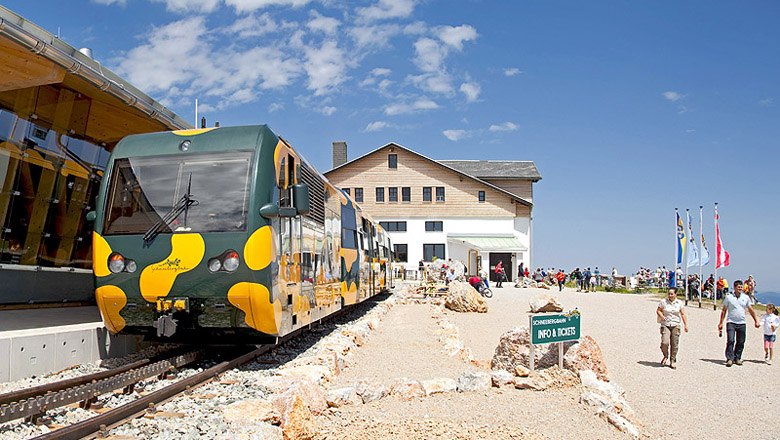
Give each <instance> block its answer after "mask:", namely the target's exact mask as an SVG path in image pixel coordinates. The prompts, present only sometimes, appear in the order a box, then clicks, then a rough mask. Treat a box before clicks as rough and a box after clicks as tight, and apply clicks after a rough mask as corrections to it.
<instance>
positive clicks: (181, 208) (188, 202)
mask: <svg viewBox="0 0 780 440" xmlns="http://www.w3.org/2000/svg"><path fill="white" fill-rule="evenodd" d="M191 189H192V173H190V180H189V183H188V184H187V192H186V193H185V194H184V195H183V196H181V199H179V201H178V202H176V204H175V205H173V206H172V207H171V209H170V211H168V212H166V213H165V215H164V216H162V218H160V220H158V221H157V223H155V224H154V225H152V227H151V228H149V230H148V231H146V233H145V234H144V243H145V244H149V243H150V242H151V241H152V240H154V238H155V237H157V236H158V235H160V232H161V231H162V229H163V228H164V227H166V226H170V224H171V223H173V221H174V220H176V219H177V218H178V217H179V215H181V213H182V212H183V213H184V226H185V228H186V226H187V213H188V212H189V209H190V206H197V205H198V203H199V202H198V201H197V200H195V199H193V198H192V194H191V193H190V190H191Z"/></svg>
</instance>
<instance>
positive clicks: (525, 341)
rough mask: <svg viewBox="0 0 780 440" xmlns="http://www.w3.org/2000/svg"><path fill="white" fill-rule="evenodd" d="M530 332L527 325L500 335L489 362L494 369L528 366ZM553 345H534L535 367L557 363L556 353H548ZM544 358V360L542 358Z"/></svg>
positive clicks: (514, 368) (507, 369)
mask: <svg viewBox="0 0 780 440" xmlns="http://www.w3.org/2000/svg"><path fill="white" fill-rule="evenodd" d="M530 344H531V333H530V332H529V331H528V328H527V327H515V328H513V329H512V330H509V331H508V332H506V333H504V334H503V335H501V338H500V339H499V341H498V346H497V347H496V351H495V352H494V353H493V359H492V360H491V362H490V364H491V367H492V369H494V370H506V371H516V368H517V367H518V366H521V367H524V368H525V367H529V366H530V362H529V361H530V359H531V356H530V353H531V349H530ZM551 347H553V345H551V344H550V345H536V346H535V349H534V358H535V367H536V368H545V367H549V366H552V365H554V364H556V363H557V353H558V350H557V348H556V350H555V352H554V353H553V354H552V355H548V352H551V351H552V350H551V349H550V348H551ZM543 359H544V362H542V360H543Z"/></svg>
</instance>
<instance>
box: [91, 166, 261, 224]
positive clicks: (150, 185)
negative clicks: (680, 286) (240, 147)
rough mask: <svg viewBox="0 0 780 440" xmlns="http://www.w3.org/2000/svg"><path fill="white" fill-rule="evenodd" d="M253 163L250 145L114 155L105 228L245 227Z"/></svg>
mask: <svg viewBox="0 0 780 440" xmlns="http://www.w3.org/2000/svg"><path fill="white" fill-rule="evenodd" d="M251 163H252V152H251V151H238V152H235V151H233V152H230V153H206V154H193V155H187V156H153V157H131V158H122V159H117V160H116V161H114V169H113V172H112V178H111V186H110V188H109V190H108V192H107V194H108V201H107V204H106V214H105V225H104V227H103V229H104V231H103V233H104V234H105V235H124V234H148V233H149V232H150V231H152V230H154V232H155V234H157V233H185V232H234V231H245V230H246V226H247V209H248V203H249V180H250V177H251V166H250V164H251ZM182 200H184V203H183V202H182Z"/></svg>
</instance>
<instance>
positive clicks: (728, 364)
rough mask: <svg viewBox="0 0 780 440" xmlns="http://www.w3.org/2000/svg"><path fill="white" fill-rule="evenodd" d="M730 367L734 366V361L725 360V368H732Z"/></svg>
mask: <svg viewBox="0 0 780 440" xmlns="http://www.w3.org/2000/svg"><path fill="white" fill-rule="evenodd" d="M732 365H734V361H732V360H731V359H729V360H727V361H726V366H727V367H730V366H732Z"/></svg>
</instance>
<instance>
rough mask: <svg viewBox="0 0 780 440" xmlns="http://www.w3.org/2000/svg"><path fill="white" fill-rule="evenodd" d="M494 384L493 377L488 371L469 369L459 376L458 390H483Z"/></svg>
mask: <svg viewBox="0 0 780 440" xmlns="http://www.w3.org/2000/svg"><path fill="white" fill-rule="evenodd" d="M492 385H493V378H492V377H491V376H490V375H489V374H488V373H483V372H481V371H467V372H465V373H463V374H461V375H460V377H459V378H458V385H457V390H458V391H460V392H465V391H482V390H487V389H490V387H491V386H492Z"/></svg>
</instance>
